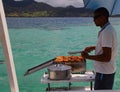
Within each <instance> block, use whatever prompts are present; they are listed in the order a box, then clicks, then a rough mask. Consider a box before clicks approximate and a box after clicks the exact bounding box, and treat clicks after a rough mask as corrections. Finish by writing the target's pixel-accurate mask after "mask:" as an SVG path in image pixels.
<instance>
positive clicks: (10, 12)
mask: <svg viewBox="0 0 120 92" xmlns="http://www.w3.org/2000/svg"><path fill="white" fill-rule="evenodd" d="M3 5H4V10H5V15H6V17H88V16H92V15H93V10H90V9H86V8H76V7H73V6H68V7H53V6H50V5H48V4H46V3H41V2H36V1H34V0H24V1H14V0H3Z"/></svg>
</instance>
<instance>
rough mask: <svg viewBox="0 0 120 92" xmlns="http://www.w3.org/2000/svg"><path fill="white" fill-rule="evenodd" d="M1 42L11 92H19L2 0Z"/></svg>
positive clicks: (0, 17)
mask: <svg viewBox="0 0 120 92" xmlns="http://www.w3.org/2000/svg"><path fill="white" fill-rule="evenodd" d="M0 41H1V43H2V49H3V53H4V58H5V63H6V68H7V73H8V78H9V84H10V89H11V92H19V88H18V83H17V77H16V71H15V67H14V61H13V56H12V50H11V45H10V40H9V34H8V29H7V23H6V19H5V14H4V9H3V4H2V0H0Z"/></svg>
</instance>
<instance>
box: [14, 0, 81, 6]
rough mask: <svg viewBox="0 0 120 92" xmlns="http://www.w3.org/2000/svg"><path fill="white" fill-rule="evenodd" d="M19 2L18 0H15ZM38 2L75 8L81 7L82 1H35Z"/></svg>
mask: <svg viewBox="0 0 120 92" xmlns="http://www.w3.org/2000/svg"><path fill="white" fill-rule="evenodd" d="M15 1H20V0H15ZM35 1H39V2H45V3H47V4H49V5H52V6H55V7H59V6H62V7H65V6H68V5H73V6H75V7H83V0H35Z"/></svg>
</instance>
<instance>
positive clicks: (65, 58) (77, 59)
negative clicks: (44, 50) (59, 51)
mask: <svg viewBox="0 0 120 92" xmlns="http://www.w3.org/2000/svg"><path fill="white" fill-rule="evenodd" d="M80 61H84V58H83V57H82V56H58V57H56V59H55V60H54V62H80Z"/></svg>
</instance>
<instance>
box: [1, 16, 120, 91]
mask: <svg viewBox="0 0 120 92" xmlns="http://www.w3.org/2000/svg"><path fill="white" fill-rule="evenodd" d="M110 21H111V23H112V24H113V26H114V27H115V29H116V30H117V34H118V39H119V35H120V18H110ZM7 23H8V28H9V35H10V41H11V46H12V52H13V58H14V63H15V68H16V73H17V79H18V84H19V89H20V92H45V89H46V87H47V84H41V83H40V79H41V77H42V75H43V73H44V72H45V71H47V69H43V70H40V71H37V72H35V73H33V74H31V75H28V76H24V73H25V72H26V70H27V69H29V68H32V67H34V66H36V65H39V64H41V63H43V62H45V61H47V60H49V59H52V58H54V57H56V56H59V55H68V54H67V52H68V51H78V50H83V49H84V47H86V46H89V45H95V44H96V40H97V33H98V31H99V30H100V28H98V27H96V26H95V25H94V23H93V19H92V18H90V17H89V18H87V17H85V18H84V17H79V18H69V17H68V18H7ZM118 43H119V55H118V58H117V71H116V76H115V83H114V89H115V90H119V89H120V87H119V85H120V67H119V66H120V62H119V61H120V40H118ZM0 59H3V60H4V56H3V53H2V49H1V44H0ZM87 70H94V68H93V62H92V61H90V60H87ZM60 85H66V84H60ZM73 85H78V86H79V85H89V83H76V84H75V83H73ZM53 86H54V85H53ZM0 92H10V88H9V81H8V76H7V71H6V65H5V64H0Z"/></svg>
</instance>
